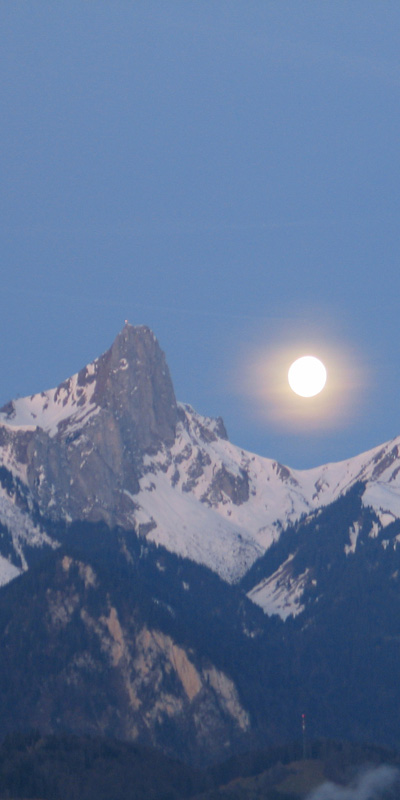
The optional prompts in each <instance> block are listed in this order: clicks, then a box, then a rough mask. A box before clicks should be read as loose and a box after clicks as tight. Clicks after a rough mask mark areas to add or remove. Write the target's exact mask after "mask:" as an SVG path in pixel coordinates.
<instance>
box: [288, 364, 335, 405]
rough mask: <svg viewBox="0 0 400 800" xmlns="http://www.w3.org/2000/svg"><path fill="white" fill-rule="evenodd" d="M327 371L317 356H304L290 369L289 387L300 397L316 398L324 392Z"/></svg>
mask: <svg viewBox="0 0 400 800" xmlns="http://www.w3.org/2000/svg"><path fill="white" fill-rule="evenodd" d="M326 377H327V374H326V369H325V366H324V365H323V363H322V361H320V360H319V358H315V356H302V357H301V358H297V359H296V361H293V364H292V365H291V366H290V368H289V372H288V381H289V386H290V388H291V389H292V391H293V392H295V394H298V395H300V397H314V396H315V395H316V394H319V393H320V392H322V389H323V388H324V386H325V383H326Z"/></svg>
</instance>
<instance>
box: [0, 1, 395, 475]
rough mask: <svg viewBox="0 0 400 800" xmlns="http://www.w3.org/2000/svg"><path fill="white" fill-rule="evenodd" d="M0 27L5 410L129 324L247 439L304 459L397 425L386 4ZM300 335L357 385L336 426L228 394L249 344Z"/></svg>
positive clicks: (57, 16)
mask: <svg viewBox="0 0 400 800" xmlns="http://www.w3.org/2000/svg"><path fill="white" fill-rule="evenodd" d="M0 23H1V30H2V49H1V53H0V69H1V75H2V79H1V83H0V98H1V109H2V115H1V119H2V123H1V126H0V154H1V155H0V158H1V165H2V170H1V172H2V177H1V184H0V185H1V198H2V200H1V209H2V214H1V237H2V253H3V257H2V269H1V273H2V281H1V289H2V314H1V319H0V324H1V332H2V337H1V341H2V348H1V360H0V364H1V384H0V403H3V402H6V401H7V400H9V399H10V398H11V397H15V396H16V395H17V394H20V395H24V394H31V393H33V392H36V391H40V390H42V389H46V388H50V387H52V386H54V385H56V384H57V383H59V382H60V381H61V380H63V379H64V378H66V377H67V376H69V375H70V374H72V373H73V372H76V371H77V370H78V369H79V368H80V367H81V366H83V365H84V364H85V363H87V362H88V361H89V360H92V359H93V358H94V357H96V356H97V355H99V354H100V353H101V352H103V351H104V350H105V349H107V348H108V346H109V345H110V344H111V342H112V340H113V339H114V337H115V336H116V334H117V333H118V331H119V330H120V329H121V327H122V325H123V322H124V319H125V318H128V319H129V321H130V322H132V323H133V324H147V325H149V326H150V327H151V328H152V329H153V330H154V332H155V333H156V335H157V337H158V339H159V341H160V344H161V346H162V348H163V349H164V350H165V352H166V355H167V359H168V363H169V366H170V369H171V373H172V377H173V380H174V384H175V388H176V393H177V396H178V398H179V399H181V400H184V401H186V402H190V403H191V404H192V405H193V406H194V407H195V408H196V409H197V410H198V411H200V412H202V413H205V414H210V415H222V417H223V418H224V420H225V423H226V426H227V429H228V432H229V435H230V438H231V440H232V441H233V442H235V443H236V444H239V445H241V446H242V447H244V448H246V449H250V450H254V451H256V452H258V453H260V454H262V455H266V456H269V457H272V458H276V459H278V460H280V461H283V462H286V463H288V464H289V465H291V466H295V467H308V466H314V465H317V464H319V463H322V462H326V461H332V460H338V459H341V458H345V457H347V456H350V455H355V454H356V453H357V452H361V451H362V450H366V449H368V448H370V447H373V446H375V445H378V444H379V443H381V442H383V441H385V440H387V439H390V438H392V437H393V436H397V435H399V434H400V407H399V396H400V337H399V335H398V320H399V307H400V269H399V252H400V227H399V212H400V195H399V187H400V182H399V143H400V125H399V123H400V102H399V99H400V98H399V95H400V47H399V44H400V6H399V4H398V2H397V0H396V2H385V3H382V2H378V0H376V2H368V0H362V2H356V0H353V1H352V2H351V3H348V2H347V0H332V1H330V0H327V1H326V2H321V1H320V0H307V2H306V0H304V2H302V1H301V0H296V2H290V0H289V1H288V0H285V2H282V1H281V0H275V2H268V0H262V2H261V1H260V2H251V0H250V2H249V0H246V2H235V0H229V2H221V1H220V0H218V2H215V0H212V2H191V0H182V1H180V0H172V2H168V3H161V2H149V0H145V1H143V2H135V1H134V0H130V2H128V1H126V2H118V0H117V1H116V0H113V2H103V1H99V2H97V0H92V1H90V2H89V1H88V0H82V1H81V2H68V0H63V2H62V3H54V2H44V0H41V2H40V3H38V2H36V0H35V1H34V2H33V0H25V2H20V1H19V0H14V1H13V2H8V3H7V2H5V3H2V4H1V6H0ZM302 338H304V340H307V341H309V342H310V343H314V342H315V348H314V349H315V353H314V354H315V355H318V348H319V347H320V346H321V347H323V348H324V347H325V348H326V347H327V346H329V345H330V346H331V348H333V349H335V351H336V352H337V353H339V354H342V353H345V354H346V359H347V364H348V370H349V372H348V374H350V373H351V371H352V369H353V368H354V373H356V372H357V371H358V370H359V369H361V370H362V372H363V374H364V375H365V376H368V381H365V382H364V384H363V389H362V391H361V392H360V393H359V395H358V400H357V406H353V412H352V414H349V415H348V416H347V417H346V419H343V420H342V422H341V423H340V425H338V426H337V427H336V428H335V429H332V428H331V427H330V426H329V425H327V426H326V427H324V426H322V427H319V428H318V431H316V432H314V433H310V432H308V431H307V430H304V429H303V427H302V426H301V425H299V426H298V427H297V429H295V430H294V429H293V428H292V427H290V426H287V427H285V424H284V423H282V422H281V423H280V424H279V425H278V424H277V423H275V422H274V421H273V420H272V419H271V418H270V417H268V416H266V417H264V418H262V417H261V416H257V415H256V414H255V411H254V408H253V405H252V403H251V402H250V400H249V399H248V397H247V396H243V395H241V394H240V393H238V392H237V383H238V381H237V374H238V370H239V369H241V364H242V359H243V357H244V356H243V354H245V357H248V358H249V359H251V354H252V353H253V352H256V351H257V352H258V351H259V350H260V349H265V351H266V352H268V353H269V354H274V353H278V354H279V353H281V352H283V349H284V348H285V347H288V346H289V344H290V340H293V342H294V343H295V342H296V341H299V340H300V339H302ZM241 374H243V373H241ZM235 376H236V380H235ZM247 380H248V378H247V377H246V378H245V377H244V374H243V377H242V379H241V381H242V383H243V382H246V381H247ZM246 388H248V387H246ZM343 391H344V392H346V387H344V389H343Z"/></svg>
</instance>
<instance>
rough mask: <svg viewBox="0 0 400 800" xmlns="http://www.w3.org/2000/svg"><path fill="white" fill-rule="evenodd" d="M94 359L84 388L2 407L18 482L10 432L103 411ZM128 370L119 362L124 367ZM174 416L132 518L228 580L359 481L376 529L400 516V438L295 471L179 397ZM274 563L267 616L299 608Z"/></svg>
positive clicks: (8, 460)
mask: <svg viewBox="0 0 400 800" xmlns="http://www.w3.org/2000/svg"><path fill="white" fill-rule="evenodd" d="M97 361H98V360H97V359H96V361H95V362H93V363H92V364H89V365H88V366H87V367H86V371H85V377H86V381H83V385H82V381H81V385H80V384H79V383H78V375H74V376H72V378H70V379H69V380H68V381H65V382H64V383H63V384H61V386H60V387H58V388H57V389H52V390H49V391H47V392H42V393H41V394H37V395H33V396H31V397H28V398H22V399H18V400H16V401H14V402H13V403H12V404H9V406H8V407H7V408H6V410H5V411H3V412H2V413H1V414H0V426H1V427H3V428H4V427H5V428H7V430H8V432H9V434H10V435H9V436H8V443H7V446H5V447H4V448H2V449H0V463H1V464H4V465H5V466H7V467H8V468H9V469H10V470H11V471H12V472H13V474H14V475H17V476H18V477H19V478H20V479H21V480H22V481H23V482H26V466H24V465H23V464H19V463H18V462H17V461H16V454H15V452H14V451H13V452H11V451H12V432H13V431H14V432H15V431H16V430H18V429H19V430H20V429H21V428H27V429H35V428H36V427H39V428H42V429H43V430H44V431H46V432H47V433H48V434H49V435H50V436H52V437H53V436H56V435H57V434H58V433H60V434H61V433H62V436H63V437H64V436H66V435H67V434H68V433H69V432H71V431H74V432H75V431H76V430H77V429H81V428H84V427H85V425H86V424H87V423H88V421H89V420H90V419H91V417H92V416H93V414H97V413H99V411H100V409H99V407H98V406H96V404H95V402H94V400H93V397H94V393H95V388H96V373H97V368H96V364H97ZM126 368H127V364H126V363H121V366H120V369H126ZM180 413H181V416H182V421H181V422H179V423H178V425H177V430H176V438H175V443H174V444H173V446H172V447H168V448H167V447H166V446H164V447H163V448H162V449H161V450H160V451H159V452H158V454H157V455H156V456H145V459H144V475H143V477H142V478H141V480H140V491H139V493H138V494H136V495H135V496H133V497H132V496H130V497H131V499H132V501H133V503H134V504H135V505H132V508H133V509H134V510H133V511H132V516H131V519H130V521H129V522H130V524H132V526H133V527H135V528H136V530H138V531H139V533H143V535H145V536H147V537H148V538H149V539H151V540H152V541H154V542H157V543H159V544H161V545H163V546H165V547H166V548H167V549H169V550H171V551H173V552H175V553H177V554H179V555H182V556H186V557H188V558H190V559H192V560H193V561H196V562H198V563H201V564H205V565H206V566H208V567H210V568H211V569H213V570H214V571H215V572H217V573H218V574H219V575H220V576H221V577H222V578H223V579H224V580H227V581H229V582H235V581H237V580H239V579H240V578H241V577H242V576H243V575H244V574H245V573H246V571H247V570H248V569H249V567H250V566H251V565H252V564H253V562H254V561H255V560H256V559H257V558H258V557H259V556H260V555H261V554H262V553H264V552H265V550H266V549H267V548H268V547H269V546H270V545H271V543H272V542H273V541H275V540H276V539H277V538H279V536H280V533H281V531H282V530H283V529H285V528H286V526H287V525H288V524H289V523H293V522H295V521H296V520H298V519H299V518H300V517H301V516H302V515H303V514H309V513H311V512H313V511H315V510H316V509H318V508H320V507H321V506H326V505H328V504H329V503H331V502H332V501H334V500H336V499H337V498H338V497H339V496H340V495H342V494H343V493H345V492H346V491H347V490H348V489H349V488H350V487H351V486H352V485H353V484H354V483H355V482H356V481H359V480H361V481H363V482H364V483H365V487H366V488H365V492H364V495H363V502H364V504H365V505H367V506H371V507H372V508H373V509H374V510H375V512H376V514H377V516H378V518H379V520H380V523H381V525H382V527H384V526H385V525H387V524H388V523H389V522H391V521H392V520H393V519H396V518H399V517H400V438H397V439H393V440H392V441H390V442H387V443H386V444H384V445H381V446H379V447H376V448H374V449H372V450H370V451H368V452H366V453H362V454H361V455H358V456H356V457H354V458H350V459H348V460H347V461H342V462H339V463H334V464H326V465H323V466H321V467H315V468H313V469H310V470H292V469H290V468H288V467H286V466H282V465H281V464H279V463H277V462H276V461H273V460H271V459H268V458H262V457H260V456H257V455H255V454H252V453H248V452H246V451H244V450H242V449H240V448H239V447H236V446H235V445H233V444H231V443H230V442H229V441H227V440H226V439H224V438H222V437H221V436H219V435H218V431H219V427H218V422H217V421H216V420H213V419H211V418H208V417H203V416H201V415H200V414H197V413H196V412H195V411H194V410H193V409H192V408H191V407H190V406H189V405H183V404H180ZM10 442H11V445H10ZM122 491H124V492H126V494H128V492H127V491H126V490H125V489H124V488H123V487H122ZM2 503H3V512H2V513H3V515H4V513H5V508H4V504H6V505H7V504H8V505H10V504H11V505H12V501H11V500H10V499H9V498H8V497H7V496H3V498H2ZM14 510H15V509H14ZM9 519H10V523H9V525H10V527H9V529H10V530H12V531H14V535H15V536H16V535H17V533H16V530H17V528H18V529H21V522H20V521H18V520H17V518H16V516H15V513H14V516H13V515H12V514H11V511H10V515H9ZM14 529H15V530H14ZM32 535H33V534H32ZM354 535H355V534H354ZM354 542H355V540H354ZM349 544H351V542H350V539H349ZM352 546H353V545H352ZM354 547H355V544H354ZM280 570H281V572H280V573H279V575H276V576H272V578H273V579H272V578H270V579H269V581H267V582H265V584H264V585H263V586H261V585H260V586H258V587H254V589H253V590H252V592H251V596H252V599H253V600H254V601H255V602H257V603H258V604H259V605H261V606H262V607H263V608H264V610H265V611H266V612H267V613H280V614H281V616H287V615H288V614H289V613H291V614H292V613H298V612H299V611H300V610H301V591H300V589H299V585H293V584H292V583H291V582H290V574H289V573H290V570H289V571H288V570H287V569H286V568H285V569H284V567H283V565H282V566H281V568H280ZM282 570H283V572H282ZM0 580H1V577H0ZM302 580H303V583H304V580H305V577H304V576H303V577H302Z"/></svg>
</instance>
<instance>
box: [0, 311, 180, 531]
mask: <svg viewBox="0 0 400 800" xmlns="http://www.w3.org/2000/svg"><path fill="white" fill-rule="evenodd" d="M177 419H178V409H177V403H176V399H175V394H174V389H173V386H172V382H171V378H170V375H169V371H168V367H167V365H166V362H165V357H164V354H163V352H162V351H161V349H160V347H159V345H158V342H157V340H156V338H155V336H154V335H153V334H152V332H151V331H150V330H149V329H148V328H145V327H136V328H135V327H133V326H132V325H128V324H126V325H125V326H124V328H123V330H122V331H121V333H120V334H119V335H118V336H117V338H116V339H115V341H114V343H113V344H112V346H111V348H110V349H109V350H107V352H106V353H104V354H103V355H102V356H100V358H97V359H96V360H95V361H93V362H92V363H91V364H88V365H87V366H86V367H84V368H83V369H81V370H80V372H78V373H77V374H76V375H73V376H72V377H71V378H69V379H68V380H66V381H64V382H63V383H61V384H60V386H58V387H57V388H56V389H51V390H49V391H46V392H42V393H41V394H37V395H32V396H31V397H26V398H23V399H20V400H15V401H12V402H10V403H8V404H7V405H6V406H4V407H3V408H2V409H1V414H0V422H1V423H2V424H1V425H0V447H1V448H2V452H3V464H4V465H5V466H7V467H9V468H10V469H11V471H12V472H13V473H14V474H17V475H18V477H19V478H20V479H21V480H22V482H23V483H25V484H26V486H27V487H28V490H29V493H30V495H31V497H32V499H33V501H34V502H35V503H36V504H37V506H38V507H39V509H40V511H41V512H42V513H43V514H45V515H46V516H49V517H52V518H59V517H63V518H65V519H90V520H99V519H103V520H105V521H107V522H108V523H110V524H116V523H121V524H127V522H128V521H129V522H131V521H132V516H133V514H132V512H133V509H134V503H133V501H132V499H131V496H132V495H135V494H136V493H137V492H138V490H139V478H140V475H141V474H142V471H143V457H144V455H145V454H146V453H148V454H151V453H155V452H157V450H158V449H159V448H160V446H161V443H165V444H172V442H173V441H174V438H175V428H176V423H177Z"/></svg>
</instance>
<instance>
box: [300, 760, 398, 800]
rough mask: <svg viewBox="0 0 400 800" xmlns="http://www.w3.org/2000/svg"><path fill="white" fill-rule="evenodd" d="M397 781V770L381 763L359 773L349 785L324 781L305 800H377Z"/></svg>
mask: <svg viewBox="0 0 400 800" xmlns="http://www.w3.org/2000/svg"><path fill="white" fill-rule="evenodd" d="M399 781H400V772H399V770H397V769H395V768H394V767H389V766H386V765H382V766H380V767H374V768H373V769H368V770H367V771H366V772H363V773H361V774H360V775H358V776H357V778H356V780H355V781H353V783H351V784H350V786H338V785H337V784H335V783H330V782H326V783H324V784H322V786H319V787H318V789H316V790H315V791H314V792H312V793H311V794H310V795H309V796H308V798H307V800H379V798H381V797H382V793H383V792H385V791H387V790H388V789H391V788H392V787H394V785H395V784H396V783H397V784H398V782H399Z"/></svg>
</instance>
